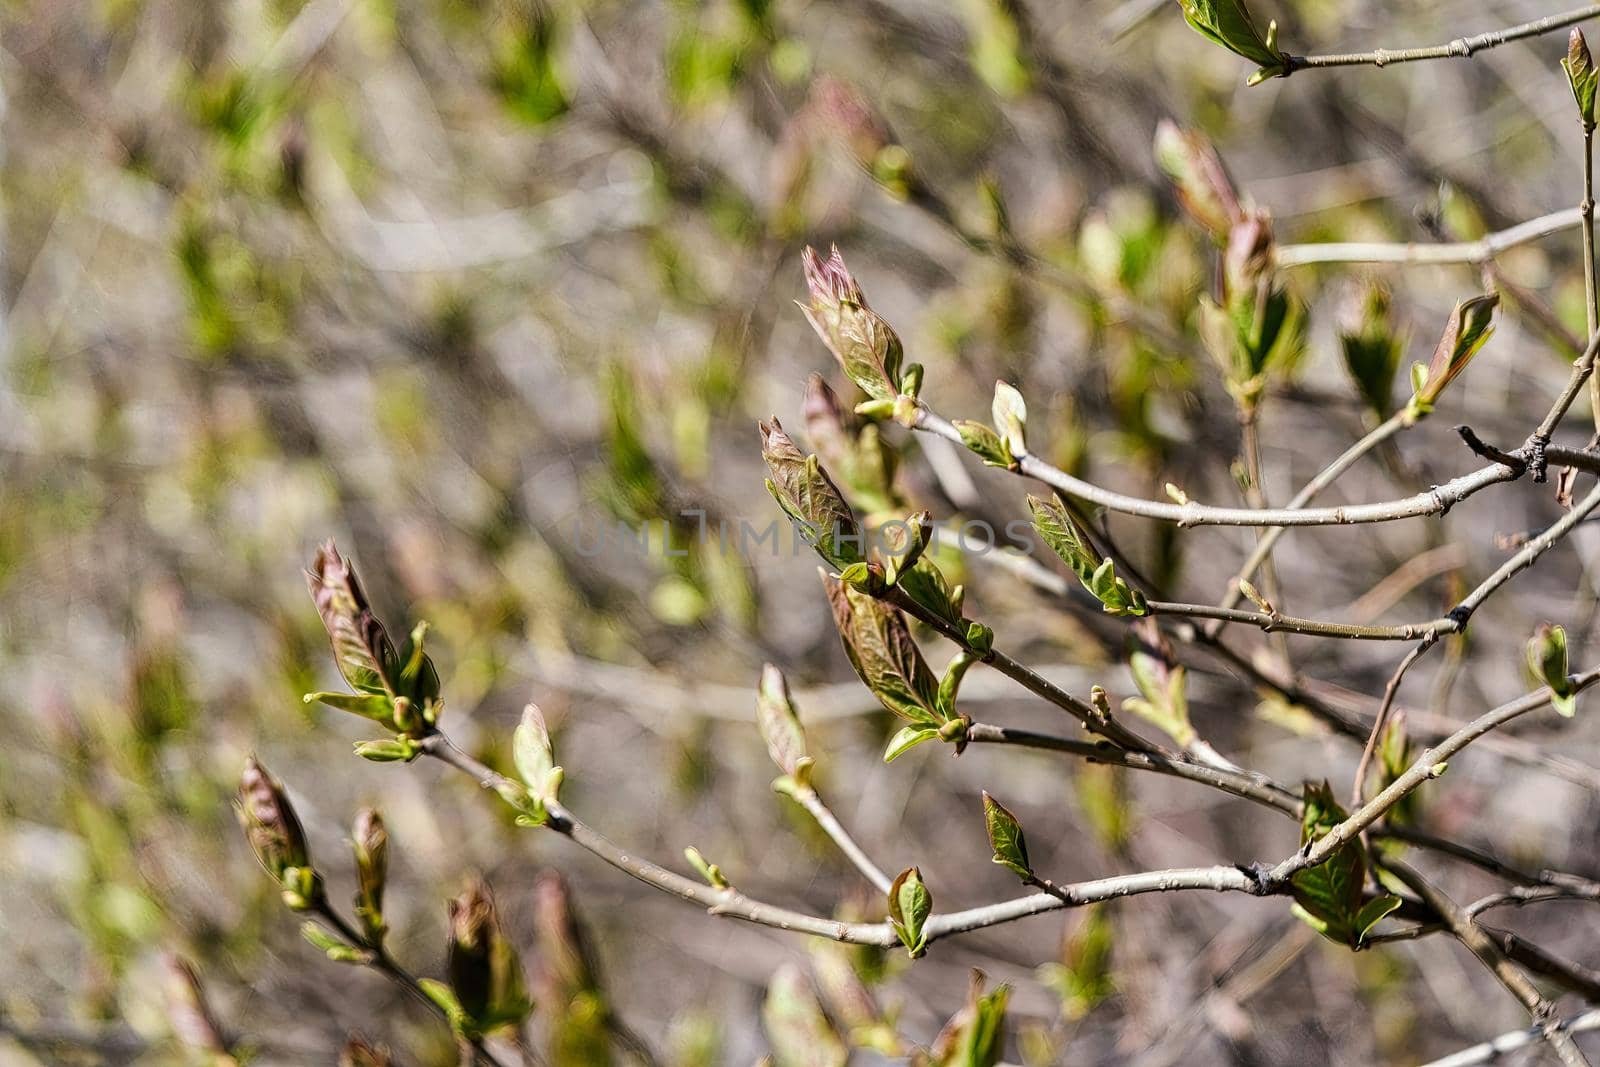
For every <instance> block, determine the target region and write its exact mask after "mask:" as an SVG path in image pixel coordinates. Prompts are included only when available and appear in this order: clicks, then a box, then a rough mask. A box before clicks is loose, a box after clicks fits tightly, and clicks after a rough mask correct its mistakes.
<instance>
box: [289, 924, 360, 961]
mask: <svg viewBox="0 0 1600 1067" xmlns="http://www.w3.org/2000/svg"><path fill="white" fill-rule="evenodd" d="M300 936H301V937H303V938H305V939H306V941H307V942H308V943H309V944H310V945H311V946H312V947H313V948H315V949H316V950H317V951H319V952H321V953H322V954H323V955H324V956H327V957H328V959H330V960H332V961H333V962H334V963H366V962H367V961H368V960H370V959H371V958H372V954H371V953H370V952H363V951H362V950H361V949H358V948H355V947H354V946H352V945H347V944H345V943H344V942H343V941H341V940H339V938H337V937H335V936H334V935H333V934H331V933H329V932H328V931H327V930H324V929H323V928H322V927H321V926H318V925H317V924H316V923H314V922H307V923H304V924H302V925H301V927H300Z"/></svg>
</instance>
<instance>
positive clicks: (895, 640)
mask: <svg viewBox="0 0 1600 1067" xmlns="http://www.w3.org/2000/svg"><path fill="white" fill-rule="evenodd" d="M823 585H824V587H825V588H826V590H827V593H828V603H829V604H830V605H831V606H832V608H833V621H834V624H835V625H836V626H837V627H838V628H839V637H840V639H841V640H842V641H843V642H844V650H845V654H846V655H847V656H848V657H849V658H850V665H851V666H853V667H854V668H855V669H856V674H857V675H858V676H859V677H860V678H861V681H862V682H863V683H865V684H866V687H867V688H868V689H869V690H871V691H872V694H873V696H876V697H877V698H878V699H879V700H880V701H882V702H883V706H884V707H886V708H888V709H889V710H890V711H892V712H894V713H895V714H896V715H898V716H900V717H901V718H903V719H905V720H907V721H908V722H910V723H912V724H913V725H920V726H930V727H934V728H937V727H938V726H939V725H940V724H941V723H943V722H944V721H945V716H944V715H942V714H941V713H940V711H939V683H938V681H937V679H935V678H934V676H933V672H932V671H930V670H929V669H928V664H927V662H926V661H925V660H923V658H922V652H921V650H920V649H918V648H917V643H916V642H915V641H914V640H912V637H911V630H910V628H909V627H907V626H906V620H905V616H904V615H902V614H901V613H900V611H899V609H898V608H894V607H891V606H890V605H888V604H885V603H884V602H883V601H881V600H878V599H877V598H875V597H873V596H871V595H869V594H867V593H864V592H862V591H861V590H859V589H857V588H855V587H854V586H852V585H848V584H846V583H844V582H839V581H835V580H834V579H832V578H830V577H828V576H827V575H826V574H824V575H823Z"/></svg>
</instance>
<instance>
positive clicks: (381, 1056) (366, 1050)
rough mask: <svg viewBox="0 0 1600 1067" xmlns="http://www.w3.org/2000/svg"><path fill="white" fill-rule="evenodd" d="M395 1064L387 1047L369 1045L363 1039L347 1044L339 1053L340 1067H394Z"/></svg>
mask: <svg viewBox="0 0 1600 1067" xmlns="http://www.w3.org/2000/svg"><path fill="white" fill-rule="evenodd" d="M393 1063H394V1060H393V1059H392V1057H391V1054H390V1052H389V1047H388V1046H387V1045H369V1044H367V1042H366V1040H365V1039H363V1038H361V1037H352V1038H351V1039H350V1040H349V1041H347V1042H345V1046H344V1051H343V1052H341V1053H339V1067H392V1064H393Z"/></svg>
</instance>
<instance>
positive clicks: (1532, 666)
mask: <svg viewBox="0 0 1600 1067" xmlns="http://www.w3.org/2000/svg"><path fill="white" fill-rule="evenodd" d="M1527 658H1528V670H1529V671H1530V672H1531V673H1532V674H1533V677H1534V679H1535V680H1536V681H1537V682H1539V684H1541V685H1546V686H1549V687H1550V703H1551V705H1552V706H1553V707H1554V708H1555V709H1556V712H1557V713H1558V714H1560V715H1563V716H1565V717H1567V718H1569V719H1570V718H1571V717H1572V716H1573V714H1574V713H1575V712H1576V711H1577V693H1576V690H1574V688H1573V686H1572V681H1571V679H1570V678H1568V677H1567V671H1568V666H1567V631H1566V628H1565V627H1562V626H1552V625H1550V624H1549V623H1545V624H1543V625H1541V626H1540V627H1539V628H1538V629H1537V630H1535V631H1534V632H1533V636H1532V637H1531V638H1529V639H1528V649H1527Z"/></svg>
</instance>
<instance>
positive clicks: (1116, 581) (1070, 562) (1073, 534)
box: [1028, 496, 1149, 615]
mask: <svg viewBox="0 0 1600 1067" xmlns="http://www.w3.org/2000/svg"><path fill="white" fill-rule="evenodd" d="M1028 507H1029V508H1030V509H1032V511H1033V528H1034V529H1035V530H1037V531H1039V536H1040V537H1041V538H1043V539H1044V543H1045V544H1047V545H1049V546H1050V548H1051V549H1052V550H1053V551H1054V552H1055V554H1056V555H1058V556H1060V557H1061V559H1062V561H1063V562H1064V563H1066V565H1067V566H1068V567H1071V568H1072V573H1073V574H1076V575H1077V576H1078V581H1080V582H1082V583H1083V587H1084V588H1085V589H1087V590H1089V592H1090V593H1092V594H1094V597H1095V599H1096V600H1098V601H1100V604H1101V606H1102V607H1103V608H1104V609H1105V611H1106V614H1108V615H1143V614H1145V612H1146V611H1148V610H1149V609H1148V608H1146V607H1145V599H1144V594H1143V593H1141V592H1139V590H1137V589H1134V588H1133V587H1132V586H1130V585H1129V584H1128V583H1127V582H1125V581H1123V580H1122V579H1121V578H1119V577H1117V574H1116V566H1115V564H1113V563H1112V561H1111V559H1110V557H1107V558H1105V559H1103V560H1102V559H1099V558H1097V557H1096V556H1095V554H1094V553H1093V552H1091V551H1090V548H1089V538H1088V536H1087V535H1085V534H1084V532H1083V531H1082V530H1081V529H1079V528H1078V524H1077V522H1075V521H1074V520H1073V518H1072V516H1071V515H1069V514H1068V513H1067V509H1066V508H1064V507H1062V506H1061V505H1060V504H1057V503H1054V502H1053V501H1047V500H1040V499H1039V498H1038V497H1035V496H1030V497H1028Z"/></svg>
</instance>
